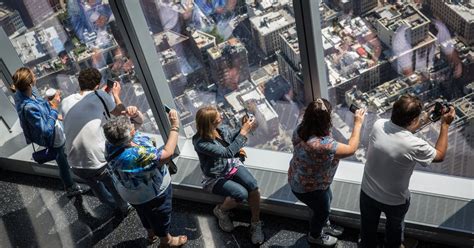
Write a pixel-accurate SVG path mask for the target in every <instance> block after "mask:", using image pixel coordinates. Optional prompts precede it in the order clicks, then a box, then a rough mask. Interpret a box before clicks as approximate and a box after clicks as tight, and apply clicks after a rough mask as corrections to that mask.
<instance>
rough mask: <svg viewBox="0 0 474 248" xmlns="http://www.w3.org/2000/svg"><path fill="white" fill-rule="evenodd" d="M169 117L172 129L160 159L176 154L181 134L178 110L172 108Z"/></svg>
mask: <svg viewBox="0 0 474 248" xmlns="http://www.w3.org/2000/svg"><path fill="white" fill-rule="evenodd" d="M168 118H169V119H170V123H171V129H170V133H169V135H168V140H167V141H166V144H165V147H164V148H163V151H162V153H161V158H160V160H167V159H170V158H171V157H172V156H173V154H174V150H175V149H176V145H177V144H178V136H179V118H178V112H176V110H174V109H172V110H171V111H170V113H169V114H168Z"/></svg>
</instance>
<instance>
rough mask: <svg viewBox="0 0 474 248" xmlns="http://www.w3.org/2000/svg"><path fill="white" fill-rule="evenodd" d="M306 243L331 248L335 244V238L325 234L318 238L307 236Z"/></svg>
mask: <svg viewBox="0 0 474 248" xmlns="http://www.w3.org/2000/svg"><path fill="white" fill-rule="evenodd" d="M308 243H310V244H313V245H319V246H323V247H332V246H334V245H335V244H336V243H337V238H336V237H333V236H331V235H327V234H321V236H319V237H318V238H313V237H311V235H310V234H308Z"/></svg>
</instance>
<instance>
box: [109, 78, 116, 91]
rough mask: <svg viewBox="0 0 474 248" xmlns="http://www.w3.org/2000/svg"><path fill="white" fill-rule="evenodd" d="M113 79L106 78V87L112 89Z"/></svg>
mask: <svg viewBox="0 0 474 248" xmlns="http://www.w3.org/2000/svg"><path fill="white" fill-rule="evenodd" d="M114 83H115V82H114V81H113V80H111V79H107V88H109V89H112V88H113V87H114Z"/></svg>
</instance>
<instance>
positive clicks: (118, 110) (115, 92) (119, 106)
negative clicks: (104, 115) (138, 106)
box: [110, 81, 126, 116]
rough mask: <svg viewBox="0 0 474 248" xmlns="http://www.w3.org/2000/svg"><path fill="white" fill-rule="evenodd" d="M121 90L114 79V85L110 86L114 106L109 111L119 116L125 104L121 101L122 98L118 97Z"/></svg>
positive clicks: (124, 109)
mask: <svg viewBox="0 0 474 248" xmlns="http://www.w3.org/2000/svg"><path fill="white" fill-rule="evenodd" d="M121 91H122V87H121V86H120V83H119V82H117V81H115V83H114V87H112V90H111V92H112V97H113V98H114V101H115V108H114V109H112V110H111V111H110V114H112V115H115V116H119V115H121V114H122V112H123V111H126V108H125V106H124V105H123V103H122V100H121V99H120V92H121Z"/></svg>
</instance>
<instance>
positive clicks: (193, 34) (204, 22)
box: [140, 0, 305, 152]
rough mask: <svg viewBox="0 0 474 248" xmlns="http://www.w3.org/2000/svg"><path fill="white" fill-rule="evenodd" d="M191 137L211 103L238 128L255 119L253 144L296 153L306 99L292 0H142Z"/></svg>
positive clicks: (251, 142) (250, 142) (188, 134)
mask: <svg viewBox="0 0 474 248" xmlns="http://www.w3.org/2000/svg"><path fill="white" fill-rule="evenodd" d="M140 3H141V6H142V9H143V11H144V14H145V17H146V19H147V23H148V25H149V29H150V33H151V35H152V36H153V40H154V41H155V44H156V50H157V53H158V56H160V61H161V64H162V66H163V69H164V73H165V77H166V80H167V83H168V86H169V89H170V91H171V93H172V96H173V98H174V101H175V103H176V106H177V108H178V111H179V112H180V115H181V121H182V124H183V126H184V132H185V135H186V138H191V137H192V136H193V135H194V133H195V123H194V118H195V114H196V112H197V110H198V109H199V108H200V107H203V106H205V105H216V106H218V107H219V108H220V110H221V112H222V113H223V115H224V117H225V122H226V123H227V124H229V125H231V126H234V127H235V126H238V125H239V123H240V120H241V118H242V117H243V116H244V115H245V114H246V113H252V114H253V115H254V116H255V117H256V119H257V122H258V128H257V130H256V131H254V133H253V135H251V136H250V137H249V142H248V145H250V146H252V147H256V148H261V149H269V150H275V151H285V152H291V149H292V144H291V134H292V132H293V130H294V128H295V126H296V122H297V119H298V115H299V113H300V109H301V108H302V105H303V101H304V99H305V98H304V87H303V80H302V74H301V59H300V53H299V47H298V39H297V35H296V27H295V18H294V11H293V6H292V1H287V0H280V1H243V0H219V1H217V0H216V1H205V0H196V1H190V0H183V1H170V0H140Z"/></svg>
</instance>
